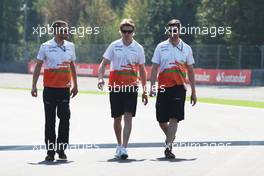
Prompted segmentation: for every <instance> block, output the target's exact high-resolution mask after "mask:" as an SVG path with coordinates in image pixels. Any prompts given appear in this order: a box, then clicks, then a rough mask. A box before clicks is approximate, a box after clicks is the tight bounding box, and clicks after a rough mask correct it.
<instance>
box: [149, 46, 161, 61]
mask: <svg viewBox="0 0 264 176" xmlns="http://www.w3.org/2000/svg"><path fill="white" fill-rule="evenodd" d="M151 61H152V63H155V64H160V52H159V46H157V47H156V49H155V51H154V54H153V57H152V60H151Z"/></svg>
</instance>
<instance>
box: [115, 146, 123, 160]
mask: <svg viewBox="0 0 264 176" xmlns="http://www.w3.org/2000/svg"><path fill="white" fill-rule="evenodd" d="M121 148H122V146H121V145H117V146H116V153H115V158H118V159H120V155H121Z"/></svg>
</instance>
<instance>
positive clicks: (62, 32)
mask: <svg viewBox="0 0 264 176" xmlns="http://www.w3.org/2000/svg"><path fill="white" fill-rule="evenodd" d="M60 34H68V30H67V29H60Z"/></svg>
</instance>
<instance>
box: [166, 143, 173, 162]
mask: <svg viewBox="0 0 264 176" xmlns="http://www.w3.org/2000/svg"><path fill="white" fill-rule="evenodd" d="M164 155H165V158H167V159H175V155H174V154H173V153H172V145H171V144H167V145H165V151H164Z"/></svg>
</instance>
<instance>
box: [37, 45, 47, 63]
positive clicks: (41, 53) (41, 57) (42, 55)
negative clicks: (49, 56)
mask: <svg viewBox="0 0 264 176" xmlns="http://www.w3.org/2000/svg"><path fill="white" fill-rule="evenodd" d="M45 56H46V54H45V46H43V44H42V45H40V48H39V51H38V55H37V59H38V60H42V61H43V60H44V59H45Z"/></svg>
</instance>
